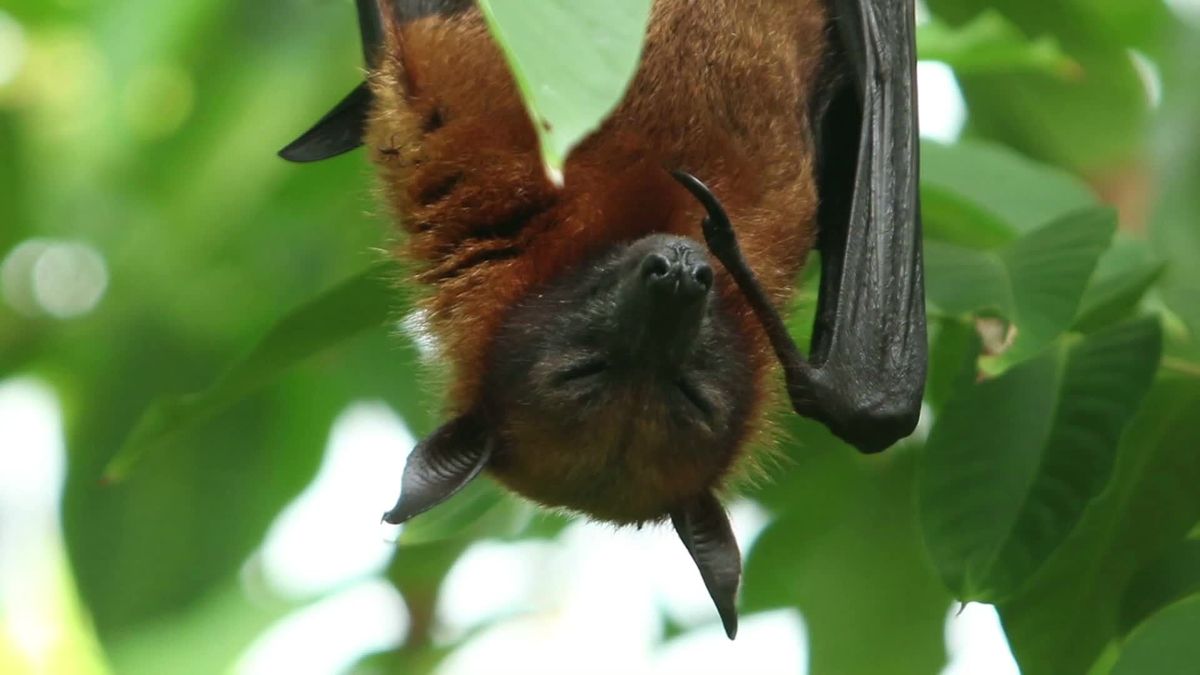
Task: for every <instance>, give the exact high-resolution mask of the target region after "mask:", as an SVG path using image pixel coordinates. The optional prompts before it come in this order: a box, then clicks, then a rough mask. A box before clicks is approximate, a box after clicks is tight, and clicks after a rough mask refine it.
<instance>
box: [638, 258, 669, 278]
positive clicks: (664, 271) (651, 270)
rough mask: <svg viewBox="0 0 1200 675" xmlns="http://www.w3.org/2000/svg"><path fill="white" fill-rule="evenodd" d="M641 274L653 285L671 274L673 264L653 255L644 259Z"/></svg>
mask: <svg viewBox="0 0 1200 675" xmlns="http://www.w3.org/2000/svg"><path fill="white" fill-rule="evenodd" d="M641 273H642V279H643V280H644V281H647V282H651V283H653V282H655V281H658V280H660V279H663V278H665V277H666V276H667V275H668V274H670V273H671V262H670V261H669V260H667V259H666V258H665V257H663V256H661V255H659V254H657V253H651V254H650V255H648V256H646V257H645V258H642V265H641Z"/></svg>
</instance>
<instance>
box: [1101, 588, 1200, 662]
mask: <svg viewBox="0 0 1200 675" xmlns="http://www.w3.org/2000/svg"><path fill="white" fill-rule="evenodd" d="M1198 636H1200V597H1196V598H1192V599H1191V600H1187V601H1184V602H1181V603H1179V604H1177V605H1173V606H1171V607H1168V608H1167V609H1165V610H1163V611H1162V612H1160V613H1159V614H1157V615H1156V616H1154V617H1152V618H1151V619H1150V620H1149V621H1147V622H1146V623H1145V624H1143V625H1142V626H1140V627H1139V628H1138V629H1137V630H1136V631H1135V632H1134V633H1133V635H1131V636H1129V640H1128V641H1127V642H1126V643H1125V645H1124V646H1123V647H1122V648H1121V657H1120V659H1118V660H1117V664H1116V665H1115V666H1113V669H1112V675H1149V674H1150V673H1153V675H1196V672H1197V671H1198V670H1200V639H1197V637H1198Z"/></svg>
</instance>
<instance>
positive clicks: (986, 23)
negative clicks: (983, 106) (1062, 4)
mask: <svg viewBox="0 0 1200 675" xmlns="http://www.w3.org/2000/svg"><path fill="white" fill-rule="evenodd" d="M917 46H918V52H917V56H918V57H919V58H921V59H925V60H932V61H941V62H943V63H946V64H948V65H949V66H950V67H952V68H954V70H955V72H957V73H988V72H1035V73H1043V74H1046V75H1053V76H1056V77H1060V78H1066V77H1069V76H1071V75H1072V74H1074V73H1076V71H1078V69H1079V65H1078V64H1076V63H1075V62H1074V61H1072V60H1071V58H1070V57H1068V56H1067V55H1066V54H1064V53H1063V52H1062V50H1061V49H1060V48H1059V46H1058V43H1057V42H1056V41H1055V40H1054V39H1053V38H1052V37H1050V36H1042V37H1039V38H1037V39H1036V40H1029V39H1028V38H1026V37H1025V36H1024V35H1022V34H1021V31H1020V30H1019V29H1018V28H1017V27H1016V26H1014V25H1013V24H1012V23H1011V22H1010V21H1008V20H1007V19H1005V18H1004V16H1003V15H1001V14H1000V13H998V12H996V11H992V10H989V11H985V12H983V13H981V14H979V16H977V17H975V18H974V19H972V20H971V21H970V22H968V23H966V24H963V25H962V26H958V27H952V26H949V25H947V24H945V23H942V22H941V21H936V20H934V21H930V22H928V23H925V24H923V25H921V26H919V27H918V29H917Z"/></svg>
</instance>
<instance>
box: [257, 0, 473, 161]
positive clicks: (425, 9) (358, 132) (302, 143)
mask: <svg viewBox="0 0 1200 675" xmlns="http://www.w3.org/2000/svg"><path fill="white" fill-rule="evenodd" d="M356 4H357V6H358V26H359V30H360V31H361V33H362V47H363V61H364V62H365V63H366V65H367V67H368V68H374V67H375V66H376V65H377V63H378V59H379V52H380V50H381V49H382V48H383V43H384V25H385V23H387V22H390V21H393V20H394V21H396V22H399V23H405V22H408V21H415V20H417V19H420V18H422V17H425V16H430V15H432V14H452V13H454V12H460V11H462V10H464V9H466V8H468V7H470V6H471V0H382V1H381V0H357V2H356ZM384 12H390V15H388V17H387V18H386V19H385V18H384V17H385V15H384ZM370 112H371V89H370V87H368V86H367V84H366V83H365V82H364V83H363V84H360V85H358V86H357V87H355V88H354V91H351V92H350V94H348V95H347V96H346V97H345V98H343V99H342V100H341V102H340V103H338V104H337V106H335V107H334V109H333V110H331V111H330V112H329V113H328V114H326V115H325V116H324V117H322V118H321V120H320V121H319V122H317V123H316V124H315V125H313V127H312V128H311V129H309V130H308V131H306V132H304V133H303V134H301V135H300V137H299V138H297V139H296V140H294V141H292V142H291V143H289V144H288V145H287V147H285V148H284V149H283V150H280V151H279V156H280V157H282V158H284V159H286V160H288V161H289V162H317V161H320V160H322V159H329V158H330V157H336V156H337V155H340V154H343V153H346V152H349V151H351V150H353V149H355V148H357V147H358V146H360V145H362V138H363V134H364V133H365V132H366V128H367V115H369V114H370Z"/></svg>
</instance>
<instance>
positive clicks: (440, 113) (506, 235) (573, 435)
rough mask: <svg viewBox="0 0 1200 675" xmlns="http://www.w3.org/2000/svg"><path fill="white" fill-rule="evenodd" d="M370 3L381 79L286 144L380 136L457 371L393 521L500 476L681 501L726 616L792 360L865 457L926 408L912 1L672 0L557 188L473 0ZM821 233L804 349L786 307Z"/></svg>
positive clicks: (603, 511) (346, 142) (556, 502)
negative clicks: (889, 44) (745, 488)
mask: <svg viewBox="0 0 1200 675" xmlns="http://www.w3.org/2000/svg"><path fill="white" fill-rule="evenodd" d="M385 4H387V3H385ZM880 6H883V7H884V9H880ZM359 7H360V19H361V23H362V25H363V34H364V45H365V52H366V57H367V61H368V64H369V65H370V66H371V72H370V76H369V78H368V83H367V85H365V86H363V87H360V88H359V89H356V90H355V92H354V93H352V94H351V95H350V96H349V97H347V99H345V100H344V101H343V102H342V104H340V105H339V107H338V108H337V109H335V110H334V112H333V113H330V115H329V116H327V117H326V118H325V119H323V120H322V121H321V122H320V123H319V124H318V125H317V127H314V129H313V130H312V131H310V132H309V133H308V134H306V135H305V136H303V137H301V139H300V140H298V141H297V142H296V143H294V144H293V145H292V146H289V148H287V149H285V151H284V153H283V154H284V156H285V157H288V158H290V159H297V160H310V159H320V158H322V157H324V156H329V155H331V154H336V153H337V152H340V151H344V150H346V149H349V148H352V147H354V146H355V145H357V144H359V143H360V142H361V143H365V145H367V146H368V149H369V151H370V153H371V158H372V160H373V162H374V163H375V164H376V165H377V167H378V170H379V174H380V177H381V181H380V184H381V187H382V193H383V198H384V200H385V201H386V202H387V204H388V205H389V206H390V208H391V210H392V211H393V212H394V214H395V216H396V218H397V221H398V223H399V226H400V228H401V229H402V231H403V234H402V236H401V237H399V241H398V244H397V254H398V255H400V256H402V257H404V258H406V259H408V260H410V261H412V262H413V263H414V265H413V268H414V269H415V270H416V271H415V275H414V276H415V278H414V281H415V282H416V284H417V285H418V286H420V287H423V288H425V289H427V291H428V292H427V293H425V294H424V296H423V298H424V299H423V301H422V302H423V308H424V309H425V310H426V316H427V318H428V327H429V329H430V330H431V332H432V333H433V335H434V336H435V337H436V338H437V340H438V342H439V344H440V345H441V350H442V353H443V355H444V357H445V359H446V360H447V362H448V363H449V364H450V367H451V368H452V369H453V377H452V379H451V382H452V385H451V389H450V392H449V399H450V400H449V408H450V417H451V419H450V421H449V422H447V423H446V424H445V425H444V426H443V427H442V428H440V429H439V430H438V431H437V432H435V433H434V434H432V435H431V436H430V437H429V438H427V439H425V440H424V441H422V442H421V443H420V444H419V445H418V447H417V449H416V450H414V453H413V455H412V457H411V458H410V460H409V464H408V466H407V467H406V469H405V475H404V479H403V486H402V495H401V498H400V501H399V502H398V503H397V505H396V507H395V508H394V509H393V510H392V511H391V512H389V513H388V514H387V516H386V518H387V519H388V520H389V521H391V522H403V521H405V520H407V519H409V518H411V517H414V516H416V515H418V514H419V513H421V512H423V511H424V510H426V509H428V508H431V507H432V506H434V505H436V504H437V503H439V502H440V501H442V500H444V499H446V498H447V497H449V496H450V495H452V494H453V493H454V492H456V491H457V490H458V489H460V488H461V487H462V486H463V485H465V484H466V483H468V482H469V481H470V480H472V479H474V478H475V477H476V476H477V475H478V474H479V473H481V472H483V471H488V472H489V473H491V475H493V476H494V477H495V478H497V479H498V480H500V481H501V482H503V483H504V484H505V485H507V486H508V487H509V488H511V489H512V490H514V491H515V492H517V493H519V494H522V495H524V496H526V497H528V498H531V499H533V500H535V501H538V502H540V503H543V504H546V505H550V506H559V507H567V508H569V509H572V510H575V511H578V512H582V513H585V514H588V515H590V516H592V517H594V518H598V519H601V520H606V521H610V522H616V523H642V522H647V521H657V520H660V519H663V518H668V517H669V518H670V519H671V520H672V522H673V524H674V525H675V528H676V529H677V530H678V532H679V534H680V537H681V539H682V540H683V542H684V544H685V545H686V546H687V548H688V550H689V552H690V553H691V554H692V556H693V558H694V559H695V560H696V563H697V565H698V567H699V568H700V572H701V575H702V577H703V579H704V581H705V584H706V585H707V587H708V589H709V592H710V594H712V596H713V599H714V601H715V602H716V604H717V608H718V611H719V612H720V614H721V616H722V619H723V621H724V622H725V626H726V630H727V632H729V634H730V636H731V637H732V636H733V633H734V632H735V631H736V613H735V611H734V598H735V595H736V589H737V586H738V583H739V579H740V555H739V554H738V550H737V545H736V542H735V541H734V540H733V536H732V533H731V532H730V529H729V524H728V521H727V519H726V517H725V515H724V511H723V509H722V508H721V506H720V504H719V502H718V501H717V499H716V496H715V495H716V494H717V493H718V492H719V491H720V490H721V489H722V488H723V487H724V486H725V485H726V484H727V482H728V480H729V479H730V477H731V476H732V475H735V473H736V472H737V470H738V469H739V468H740V467H744V466H745V464H746V462H745V461H744V460H745V455H746V449H747V448H748V447H750V446H751V445H752V443H753V440H754V438H755V436H756V435H757V434H759V433H760V431H761V429H762V427H763V422H762V420H763V417H764V414H765V411H766V409H767V408H768V406H769V401H770V399H771V385H770V382H771V379H772V378H771V373H772V371H773V369H774V368H775V364H776V361H777V359H776V358H775V357H777V358H778V362H779V363H781V364H782V366H783V371H784V375H785V377H786V379H787V383H788V394H789V398H790V400H791V403H792V405H793V407H794V408H795V409H796V410H797V411H798V412H800V413H802V414H805V415H808V416H811V417H814V418H816V419H818V420H820V421H822V422H823V423H825V424H826V425H828V426H829V427H830V428H831V429H833V430H834V432H835V433H838V434H839V435H841V436H842V437H843V438H846V439H847V440H848V441H850V442H851V443H853V444H855V445H857V446H858V447H860V448H861V449H863V450H864V451H876V450H881V449H883V447H886V446H887V445H890V444H891V443H892V442H894V441H895V440H896V439H897V438H899V437H901V436H903V435H906V434H907V433H908V431H910V430H911V428H912V425H913V424H914V423H915V411H916V406H919V402H920V390H921V388H922V385H923V381H924V348H925V347H924V339H925V338H924V315H923V299H922V298H921V292H920V290H921V289H920V283H921V279H920V271H921V270H920V246H919V225H918V223H917V220H916V203H915V177H916V163H915V146H914V145H913V143H914V139H915V133H914V130H915V120H914V119H913V115H912V112H913V109H912V105H911V104H912V96H913V94H912V87H911V71H912V58H913V57H912V35H911V33H912V27H911V21H912V17H911V6H910V5H909V3H908V2H907V1H905V0H899V1H897V0H706V1H705V2H694V1H690V0H658V1H657V2H656V3H655V4H654V8H653V12H652V16H651V21H650V25H649V29H648V35H647V41H646V45H645V50H644V54H643V58H642V62H641V64H640V68H639V70H638V72H637V75H636V77H635V78H634V80H633V82H632V84H631V86H630V89H629V92H628V94H627V96H626V98H625V99H624V101H623V103H621V104H620V106H619V107H618V108H617V109H616V111H615V112H614V113H613V114H612V115H611V116H610V118H609V119H608V120H607V121H606V122H605V123H604V124H603V126H602V127H601V128H600V129H599V130H598V131H597V132H595V133H594V134H592V135H591V136H590V137H589V138H588V139H586V140H585V141H584V142H583V144H582V145H580V147H579V148H577V149H576V150H575V151H574V152H573V153H572V155H571V156H570V158H569V159H568V161H567V163H566V166H565V172H564V177H565V182H564V186H563V187H562V188H561V189H560V188H556V187H555V186H553V185H552V184H551V183H550V182H549V181H548V179H547V178H546V176H545V173H544V171H543V169H542V167H541V164H540V156H539V153H538V147H537V136H536V134H535V132H534V129H533V127H532V123H531V122H530V119H529V117H528V115H527V114H526V111H525V108H524V107H523V105H522V102H521V100H520V98H519V95H518V93H517V89H516V86H515V84H514V82H513V79H512V76H511V74H510V73H509V71H508V68H507V65H506V64H505V61H504V59H503V57H502V55H501V53H500V51H499V50H498V48H497V47H496V45H495V43H494V42H493V41H492V40H491V38H490V36H489V34H488V31H487V29H486V26H485V24H484V22H483V19H482V17H481V15H480V13H479V11H478V10H477V9H476V8H474V7H472V6H471V3H469V2H455V1H450V2H429V1H426V2H417V3H404V2H400V3H397V5H395V6H385V7H383V8H379V7H377V6H376V5H375V3H374V2H370V1H366V0H363V1H360V3H359ZM906 12H907V14H906ZM881 30H882V32H880V31H881ZM888 31H891V32H890V33H889V32H888ZM889 38H890V39H893V40H894V41H897V45H893V46H895V47H896V48H895V49H894V50H893V51H892V52H891V53H889V52H887V50H879V49H877V47H879V46H880V45H881V44H884V41H885V39H889ZM881 58H882V59H884V60H885V61H886V60H888V59H890V60H892V61H894V62H895V63H887V62H884V63H881V62H880V59H881ZM897 64H898V65H899V66H900V67H899V68H897V67H894V66H896V65H897ZM881 66H889V67H886V68H881ZM872 88H874V89H875V90H877V91H876V92H875V93H877V94H879V95H878V96H875V95H873V93H872V91H873V89H872ZM889 96H890V97H891V98H889ZM873 106H874V107H873ZM696 177H702V178H703V181H704V182H703V183H701V182H700V180H698V179H697V178H696ZM715 195H721V198H720V199H719V200H718V199H717V198H716V196H715ZM814 247H816V248H819V249H820V251H821V254H822V258H823V260H822V262H823V268H822V289H821V292H822V294H821V300H820V303H819V307H818V324H817V326H816V330H815V333H814V345H813V354H812V358H811V360H807V359H805V358H803V357H802V356H800V353H799V350H798V349H796V347H795V345H794V344H793V343H792V342H791V340H790V338H789V337H788V336H787V334H786V330H784V328H783V323H782V321H781V320H780V318H779V311H780V310H781V309H782V308H784V307H785V305H786V303H787V302H788V300H789V298H790V295H791V289H792V288H793V286H794V283H795V280H796V276H797V274H798V273H799V271H800V269H801V268H802V266H803V265H804V264H805V261H806V259H807V257H808V255H809V252H810V251H811V250H813V249H814Z"/></svg>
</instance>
